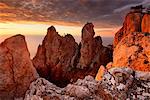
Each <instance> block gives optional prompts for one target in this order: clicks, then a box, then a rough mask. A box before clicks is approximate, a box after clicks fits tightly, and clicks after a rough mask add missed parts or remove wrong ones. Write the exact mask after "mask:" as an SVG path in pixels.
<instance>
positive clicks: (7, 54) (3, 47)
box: [0, 35, 38, 100]
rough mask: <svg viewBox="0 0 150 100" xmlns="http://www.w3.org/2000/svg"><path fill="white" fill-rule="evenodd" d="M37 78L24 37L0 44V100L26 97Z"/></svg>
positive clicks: (14, 37) (20, 36)
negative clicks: (27, 91) (31, 84)
mask: <svg viewBox="0 0 150 100" xmlns="http://www.w3.org/2000/svg"><path fill="white" fill-rule="evenodd" d="M37 77H38V74H37V72H36V70H35V68H34V67H33V65H32V61H31V60H30V55H29V51H28V49H27V44H26V42H25V37H24V36H22V35H16V36H13V37H10V38H8V39H6V40H5V41H4V42H2V43H1V44H0V100H13V99H14V98H20V97H24V95H25V92H26V90H27V89H28V87H29V85H30V83H31V82H32V81H34V80H35V79H36V78H37Z"/></svg>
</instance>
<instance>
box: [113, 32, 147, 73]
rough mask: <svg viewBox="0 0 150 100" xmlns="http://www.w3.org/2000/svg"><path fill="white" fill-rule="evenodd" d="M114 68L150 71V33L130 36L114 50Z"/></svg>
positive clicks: (134, 33) (138, 33) (135, 33)
mask: <svg viewBox="0 0 150 100" xmlns="http://www.w3.org/2000/svg"><path fill="white" fill-rule="evenodd" d="M113 66H120V67H121V66H128V67H131V68H132V69H135V70H139V71H150V33H141V32H133V33H130V34H128V35H127V36H126V37H125V38H124V39H122V41H120V42H119V44H118V45H117V46H116V48H115V49H114V53H113Z"/></svg>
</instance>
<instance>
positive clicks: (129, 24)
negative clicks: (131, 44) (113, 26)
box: [113, 12, 143, 47]
mask: <svg viewBox="0 0 150 100" xmlns="http://www.w3.org/2000/svg"><path fill="white" fill-rule="evenodd" d="M142 18H143V14H142V13H140V12H139V13H137V12H132V13H131V12H130V13H128V14H127V16H126V18H125V21H124V23H123V27H122V28H121V29H120V30H119V31H118V32H117V33H116V34H115V37H114V44H113V46H114V47H116V45H117V44H118V43H119V42H120V41H121V39H123V38H124V37H125V36H127V35H128V34H129V33H131V32H141V22H142Z"/></svg>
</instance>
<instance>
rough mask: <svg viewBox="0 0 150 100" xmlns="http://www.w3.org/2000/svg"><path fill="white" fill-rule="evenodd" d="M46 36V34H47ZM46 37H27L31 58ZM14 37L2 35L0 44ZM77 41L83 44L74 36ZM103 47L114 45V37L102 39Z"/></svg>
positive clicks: (78, 37) (79, 38)
mask: <svg viewBox="0 0 150 100" xmlns="http://www.w3.org/2000/svg"><path fill="white" fill-rule="evenodd" d="M45 35H46V34H45ZM45 35H25V40H26V42H27V46H28V50H29V52H30V57H31V58H33V57H34V56H35V54H36V52H37V48H38V45H39V44H42V41H43V39H44V37H45ZM11 36H14V35H1V34H0V43H1V42H3V41H4V40H5V39H6V38H9V37H11ZM74 39H75V41H76V42H77V43H78V44H79V42H81V36H74ZM102 41H103V45H104V46H107V45H109V44H112V41H113V37H102Z"/></svg>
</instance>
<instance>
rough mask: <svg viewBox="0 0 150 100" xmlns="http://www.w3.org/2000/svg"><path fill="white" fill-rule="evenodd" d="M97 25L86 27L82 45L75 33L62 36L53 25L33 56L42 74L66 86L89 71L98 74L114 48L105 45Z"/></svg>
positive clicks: (93, 74)
mask: <svg viewBox="0 0 150 100" xmlns="http://www.w3.org/2000/svg"><path fill="white" fill-rule="evenodd" d="M93 28H94V25H93V24H92V23H87V24H86V25H85V26H84V27H83V29H82V41H81V43H80V44H79V45H78V44H77V43H76V42H75V40H74V38H73V37H72V36H71V35H69V34H68V35H66V36H64V37H62V36H60V35H59V34H58V33H57V32H56V29H55V28H54V27H53V26H52V27H50V28H49V29H48V32H47V35H46V36H45V38H44V40H43V43H42V45H40V46H39V47H38V51H37V54H36V56H35V57H34V58H33V64H34V66H35V68H36V69H37V71H38V73H39V75H40V76H41V77H44V78H46V79H48V80H49V81H51V82H53V83H55V84H56V85H60V83H62V84H61V85H64V86H66V85H67V84H68V83H70V81H76V80H77V79H78V78H84V77H85V76H86V75H92V76H94V77H95V75H96V73H97V71H98V68H99V66H100V65H106V64H107V63H108V62H109V61H111V60H112V51H111V50H110V48H107V47H104V46H103V45H102V40H101V37H100V36H97V37H93V36H94V35H95V32H94V29H93ZM104 58H105V59H104ZM61 87H63V86H61Z"/></svg>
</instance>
